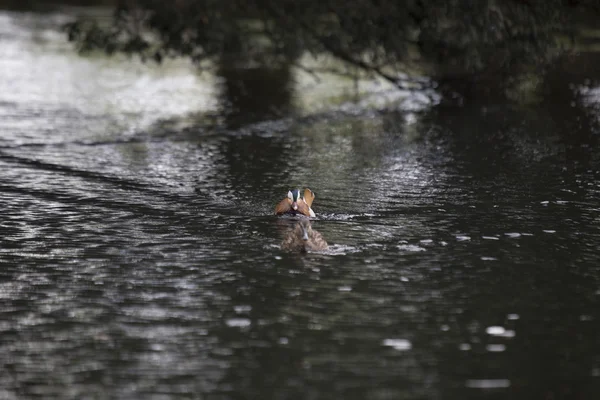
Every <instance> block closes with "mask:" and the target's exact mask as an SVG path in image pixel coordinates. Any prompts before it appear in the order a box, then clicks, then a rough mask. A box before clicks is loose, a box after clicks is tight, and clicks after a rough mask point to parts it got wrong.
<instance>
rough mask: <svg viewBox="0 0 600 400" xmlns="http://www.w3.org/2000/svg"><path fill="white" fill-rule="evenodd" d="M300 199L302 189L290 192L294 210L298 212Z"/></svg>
mask: <svg viewBox="0 0 600 400" xmlns="http://www.w3.org/2000/svg"><path fill="white" fill-rule="evenodd" d="M299 198H300V189H294V190H290V191H289V192H288V199H290V201H291V202H292V209H293V210H294V211H297V210H298V199H299Z"/></svg>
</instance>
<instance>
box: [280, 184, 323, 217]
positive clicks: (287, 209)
mask: <svg viewBox="0 0 600 400" xmlns="http://www.w3.org/2000/svg"><path fill="white" fill-rule="evenodd" d="M314 199H315V194H314V193H313V191H312V190H310V189H309V188H306V189H304V198H301V197H300V189H294V190H290V191H289V192H288V195H287V197H286V198H285V199H283V200H281V201H280V202H279V204H277V205H276V206H275V214H276V215H283V214H290V215H304V216H306V217H315V212H314V211H313V210H312V208H310V206H311V205H312V202H313V200H314Z"/></svg>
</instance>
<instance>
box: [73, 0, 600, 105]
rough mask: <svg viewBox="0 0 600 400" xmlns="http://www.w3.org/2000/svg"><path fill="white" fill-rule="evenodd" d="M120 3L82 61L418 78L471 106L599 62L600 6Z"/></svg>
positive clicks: (93, 33) (413, 83)
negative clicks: (588, 54)
mask: <svg viewBox="0 0 600 400" xmlns="http://www.w3.org/2000/svg"><path fill="white" fill-rule="evenodd" d="M74 3H78V2H77V1H74ZM79 3H80V2H79ZM100 3H102V4H106V3H107V2H100ZM108 3H112V4H113V6H114V14H113V18H112V19H111V20H98V19H92V18H81V19H79V20H77V21H74V22H72V23H69V24H68V25H67V26H66V30H67V32H68V36H69V38H70V40H72V41H74V42H75V43H76V44H77V46H78V49H79V50H80V51H82V52H88V51H93V50H98V49H101V50H104V51H105V52H107V53H109V54H113V53H118V52H121V53H128V54H136V55H140V56H141V57H142V58H143V59H147V60H155V61H158V62H160V61H162V60H163V59H165V58H168V57H189V58H190V59H191V60H193V61H194V62H195V63H197V64H198V65H199V66H200V67H201V68H210V67H211V66H215V65H218V66H219V68H220V69H222V68H223V67H222V66H223V65H226V66H228V67H230V68H248V67H261V68H264V67H268V68H278V67H280V66H286V67H287V66H291V65H293V66H298V67H300V68H303V69H304V70H306V71H309V72H311V73H318V72H319V70H320V69H324V68H327V69H328V70H331V69H333V70H335V72H337V73H339V74H349V75H356V74H360V75H363V76H372V77H379V78H383V79H385V80H387V81H388V82H391V83H392V84H394V85H396V86H398V87H401V88H416V89H420V88H423V86H424V85H430V84H431V82H432V81H430V80H422V79H418V78H417V77H419V76H427V77H431V78H433V81H434V82H435V85H437V86H438V88H440V89H441V90H446V91H449V92H458V93H460V94H461V95H462V97H463V98H466V99H469V98H481V97H482V95H484V96H487V97H490V96H492V97H498V96H501V97H509V98H510V97H511V93H513V92H514V91H515V90H517V91H518V90H522V89H523V88H527V89H526V90H530V87H532V86H533V87H535V86H537V82H538V80H539V79H541V77H543V76H544V73H545V72H546V70H547V69H548V68H551V67H552V66H553V65H554V64H555V62H556V61H557V58H559V57H564V56H569V55H571V54H573V53H576V52H580V51H582V49H584V47H585V46H587V47H585V51H587V50H589V48H590V46H589V45H590V43H589V42H590V41H591V42H593V43H592V45H593V44H595V42H596V38H599V37H600V33H598V32H600V31H597V30H596V29H597V28H596V26H597V20H598V16H600V5H599V3H598V2H597V1H596V0H450V1H448V0H428V1H427V0H407V1H402V2H399V1H392V0H350V1H347V2H339V1H337V0H301V1H298V0H229V1H221V0H173V1H162V0H114V1H112V2H108ZM582 46H583V47H582ZM307 59H310V60H311V62H307ZM323 59H327V60H331V59H333V60H336V63H333V64H332V63H325V62H322V61H319V60H323ZM315 61H316V62H315Z"/></svg>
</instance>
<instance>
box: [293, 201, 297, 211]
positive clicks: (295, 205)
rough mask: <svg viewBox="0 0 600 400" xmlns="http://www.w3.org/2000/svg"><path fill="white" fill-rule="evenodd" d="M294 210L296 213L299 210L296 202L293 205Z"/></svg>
mask: <svg viewBox="0 0 600 400" xmlns="http://www.w3.org/2000/svg"><path fill="white" fill-rule="evenodd" d="M292 209H293V210H294V211H296V210H298V203H296V202H293V203H292Z"/></svg>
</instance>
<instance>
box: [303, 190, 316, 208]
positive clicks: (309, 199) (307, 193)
mask: <svg viewBox="0 0 600 400" xmlns="http://www.w3.org/2000/svg"><path fill="white" fill-rule="evenodd" d="M314 199H315V194H314V192H313V191H312V190H310V189H309V188H305V189H304V202H305V203H306V204H308V206H309V207H311V206H312V203H313V200H314Z"/></svg>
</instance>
